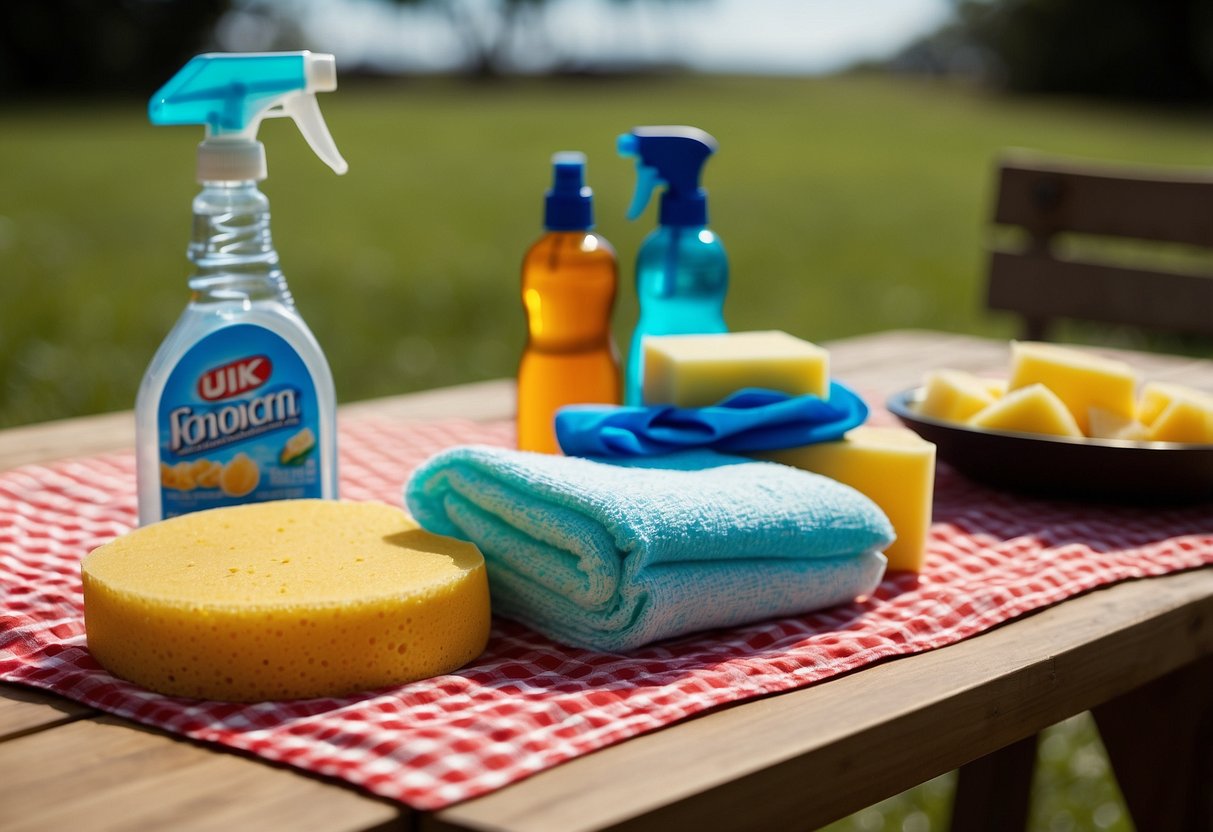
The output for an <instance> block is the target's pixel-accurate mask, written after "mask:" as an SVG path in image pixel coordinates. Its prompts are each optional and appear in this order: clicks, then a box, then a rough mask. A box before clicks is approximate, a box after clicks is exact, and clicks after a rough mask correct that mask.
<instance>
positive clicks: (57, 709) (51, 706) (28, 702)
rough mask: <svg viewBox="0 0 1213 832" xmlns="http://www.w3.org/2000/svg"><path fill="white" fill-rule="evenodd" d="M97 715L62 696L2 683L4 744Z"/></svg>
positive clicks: (1, 739)
mask: <svg viewBox="0 0 1213 832" xmlns="http://www.w3.org/2000/svg"><path fill="white" fill-rule="evenodd" d="M96 713H97V711H96V710H94V709H93V708H90V707H88V706H87V705H81V704H80V703H78V702H73V701H72V700H70V699H64V698H63V697H62V696H55V695H54V694H51V693H44V692H42V691H38V690H34V689H33V688H25V687H19V686H17V685H8V684H4V683H0V742H4V741H5V740H8V739H14V738H16V737H19V736H21V735H23V734H30V733H33V732H34V731H41V730H44V729H46V728H53V727H54V726H56V725H62V724H63V723H65V722H71V721H72V720H75V719H80V718H81V717H84V716H91V715H93V714H96Z"/></svg>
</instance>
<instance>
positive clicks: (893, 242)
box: [0, 76, 1213, 426]
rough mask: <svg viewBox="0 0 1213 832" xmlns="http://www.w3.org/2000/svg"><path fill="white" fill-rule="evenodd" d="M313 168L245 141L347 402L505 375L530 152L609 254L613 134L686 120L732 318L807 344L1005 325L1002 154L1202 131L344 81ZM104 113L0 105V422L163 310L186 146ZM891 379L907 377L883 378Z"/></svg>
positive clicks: (1194, 137) (968, 95)
mask: <svg viewBox="0 0 1213 832" xmlns="http://www.w3.org/2000/svg"><path fill="white" fill-rule="evenodd" d="M321 106H322V108H323V109H324V112H325V114H326V116H327V118H328V121H329V125H330V127H331V129H332V132H333V134H334V136H335V138H336V140H337V142H338V144H339V146H340V147H341V148H342V150H343V152H344V153H345V155H346V157H347V158H348V160H349V162H350V173H349V174H348V175H346V176H344V177H337V176H335V175H333V174H332V172H331V171H329V170H328V168H326V167H324V166H323V165H322V164H321V163H320V161H319V160H317V159H316V158H314V157H313V156H312V154H311V152H310V151H309V150H308V149H307V147H306V146H305V145H304V143H303V141H302V140H301V138H300V136H299V135H298V133H297V132H296V131H295V129H294V127H293V126H292V125H290V124H288V123H287V122H285V121H284V120H275V121H271V122H267V123H266V125H265V126H264V127H263V129H262V137H263V139H264V140H265V142H266V145H267V148H268V152H269V160H270V179H269V180H268V182H267V183H266V185H265V190H266V192H267V194H268V195H269V197H270V199H271V202H272V205H273V209H274V220H273V227H274V234H275V239H276V242H277V244H278V248H279V251H280V253H281V255H282V262H283V267H284V269H285V272H286V275H287V278H288V280H289V281H290V284H291V287H292V289H293V290H294V293H295V296H296V298H297V300H298V303H299V307H300V309H301V311H302V312H303V314H304V316H305V318H306V319H307V320H308V322H309V324H310V325H311V327H312V329H313V330H314V331H315V333H316V335H317V337H318V339H319V340H320V343H321V344H322V346H323V347H324V348H325V350H326V352H327V354H328V356H329V360H330V363H331V364H332V366H333V371H334V375H335V377H336V380H337V390H338V396H339V398H340V400H342V401H352V400H356V399H362V398H367V397H371V396H380V395H385V394H391V393H399V392H405V391H409V390H416V389H421V388H427V387H434V386H438V385H445V384H452V383H457V382H463V381H471V380H476V379H484V378H490V377H498V376H504V375H509V374H512V373H513V372H514V370H515V364H516V361H517V356H518V353H519V350H520V348H521V344H522V337H523V322H522V312H521V306H520V302H519V299H518V267H519V262H520V259H521V257H522V254H523V252H524V251H525V249H526V247H527V245H528V244H529V243H530V242H531V241H532V240H533V239H534V238H535V237H536V236H537V235H538V234H539V233H540V221H541V210H542V208H541V206H542V195H543V191H544V189H545V188H546V187H547V184H548V176H549V170H548V157H549V155H550V154H551V153H552V152H553V151H555V150H560V149H571V148H576V149H581V150H584V151H585V152H587V153H588V154H589V160H590V161H589V176H590V182H591V184H592V185H593V187H594V188H595V191H596V194H597V211H598V217H599V230H600V231H601V232H602V233H603V234H605V235H606V236H607V237H608V238H609V239H610V240H612V241H613V242H614V244H615V246H616V248H617V250H618V252H619V258H620V273H621V286H620V293H619V302H618V304H617V309H616V325H617V334H618V336H619V338H620V343H621V344H625V343H626V335H627V332H628V330H629V327H630V326H631V324H632V323H633V321H634V319H635V317H634V316H635V302H634V293H633V291H632V285H631V275H632V259H633V257H634V255H635V252H636V249H637V246H638V244H639V241H640V239H641V238H642V236H643V235H644V234H645V233H647V232H648V230H650V228H651V227H652V225H653V223H654V222H655V211H654V209H652V208H651V209H650V211H649V213H647V214H646V215H645V217H643V218H642V219H641V220H640V221H638V222H635V223H628V222H627V221H626V220H625V219H624V218H623V214H624V211H625V209H626V206H627V204H628V201H629V198H630V193H631V188H632V184H633V169H632V164H631V162H630V161H629V160H625V159H621V158H619V157H618V156H617V155H616V154H615V151H614V140H615V136H616V135H617V134H618V133H620V132H622V131H624V130H626V129H628V128H629V127H631V126H633V125H636V124H646V123H650V124H651V123H689V124H695V125H698V126H701V127H704V128H705V129H707V130H709V131H710V132H712V133H713V134H714V135H715V136H716V137H717V138H718V139H719V141H720V145H721V149H720V152H719V153H718V154H717V155H716V157H714V158H713V159H712V160H711V162H710V163H709V166H708V169H707V172H706V176H705V185H706V186H707V188H708V190H709V192H710V194H711V202H710V206H711V214H712V217H711V222H712V225H713V227H714V228H715V229H716V231H717V232H718V233H719V234H720V235H721V237H722V239H723V240H724V242H725V245H726V246H727V248H728V250H729V253H730V260H731V266H732V287H731V291H730V296H729V301H728V304H727V306H726V314H727V317H728V320H729V323H730V325H731V326H732V328H734V329H754V328H779V329H785V330H788V331H790V332H793V333H795V334H797V335H800V336H802V337H805V338H809V339H813V340H821V339H827V338H834V337H839V336H844V335H850V334H855V333H861V332H866V331H871V330H877V329H883V328H888V327H913V326H929V327H936V328H944V329H950V330H957V331H966V332H978V333H989V334H994V335H1006V334H1010V333H1011V332H1012V324H1011V322H1010V321H1009V320H1007V319H1005V318H1002V317H996V316H991V315H988V314H987V313H985V312H984V311H983V310H982V308H981V307H982V301H981V293H980V290H981V272H982V269H983V262H984V261H983V255H982V248H983V245H984V242H985V236H986V227H985V218H986V216H987V213H988V202H989V197H990V185H991V173H992V169H993V164H994V160H995V158H996V156H997V154H998V153H999V151H1000V150H1002V149H1004V148H1007V147H1027V148H1034V149H1038V150H1041V151H1046V152H1049V153H1057V154H1068V155H1076V156H1086V157H1091V158H1096V159H1109V160H1126V161H1140V162H1157V163H1175V164H1186V165H1200V164H1209V163H1211V162H1213V123H1210V119H1209V118H1208V116H1207V114H1205V115H1200V114H1182V113H1169V112H1165V111H1150V110H1142V109H1131V108H1123V107H1113V106H1094V105H1090V104H1083V103H1077V102H1074V101H1067V100H1049V101H1041V100H1006V99H1002V98H996V97H989V96H985V95H982V94H979V93H976V92H972V91H968V90H964V89H956V88H946V87H941V86H937V85H932V84H927V83H922V82H912V81H898V80H891V79H887V78H882V77H876V76H869V77H859V76H856V77H843V78H832V79H803V80H796V79H782V80H780V79H741V78H717V77H704V76H685V77H672V78H661V79H600V80H582V81H571V80H565V81H541V80H531V81H517V82H502V83H498V84H482V85H467V84H464V83H461V82H458V81H453V80H440V79H428V80H417V81H409V82H401V83H398V84H392V85H386V84H380V85H372V86H366V85H364V86H362V87H359V86H356V85H349V86H348V88H346V89H342V90H341V91H339V92H338V93H336V94H333V95H326V96H322V100H321ZM200 137H201V130H200V129H198V128H191V127H174V128H153V127H151V126H150V125H149V124H148V122H147V118H146V114H145V111H144V103H143V102H141V101H128V102H121V103H107V104H94V105H79V106H72V107H69V106H67V105H64V104H58V105H55V106H53V107H52V106H50V105H48V106H47V107H45V108H39V109H28V108H27V109H21V108H14V107H12V106H9V107H8V108H6V110H5V111H4V112H3V113H0V153H2V154H3V158H5V159H6V160H8V161H7V162H6V164H5V165H4V166H3V167H2V168H0V278H2V280H0V426H7V425H14V424H20V423H24V422H30V421H35V420H43V419H50V418H56V417H65V416H73V415H80V414H86V413H93V412H99V411H106V410H115V409H124V408H128V407H130V406H131V405H132V403H133V401H134V394H135V389H136V386H137V384H138V381H139V378H140V375H141V373H142V371H143V368H144V366H145V365H146V363H147V361H148V360H149V359H150V357H151V355H152V353H153V351H154V350H155V348H156V346H157V344H158V343H159V341H160V339H161V338H162V337H163V335H164V334H165V333H166V332H167V330H168V328H169V327H170V326H171V325H172V322H173V320H174V319H175V318H176V316H177V314H178V313H179V311H180V309H181V308H182V306H183V305H184V303H185V301H186V291H185V278H186V275H187V274H188V269H189V263H188V262H187V261H186V260H185V257H184V251H185V245H186V243H187V241H188V238H189V233H190V207H189V206H190V200H191V197H192V195H193V193H194V191H195V189H196V188H195V184H194V182H193V164H194V146H195V144H196V142H197V141H198V140H199V139H200ZM908 381H911V380H908Z"/></svg>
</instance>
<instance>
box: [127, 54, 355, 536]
mask: <svg viewBox="0 0 1213 832" xmlns="http://www.w3.org/2000/svg"><path fill="white" fill-rule="evenodd" d="M336 88H337V74H336V65H335V62H334V59H333V56H332V55H322V54H313V53H310V52H283V53H261V54H256V53H254V54H222V53H215V54H207V55H199V56H198V57H196V58H194V59H193V60H191V61H190V62H189V63H187V64H186V65H185V67H183V68H182V69H181V71H179V72H178V73H177V74H176V75H175V76H173V78H172V79H171V80H170V81H169V82H168V83H167V84H165V86H164V87H162V88H161V89H160V90H159V91H158V92H157V93H156V94H155V95H154V96H153V97H152V99H151V102H150V104H149V107H148V112H149V115H150V117H151V121H152V123H153V124H158V125H164V124H200V125H204V126H205V127H206V138H205V139H204V140H203V142H202V143H201V144H200V145H199V146H198V159H197V178H198V181H199V182H200V183H201V184H202V191H201V193H199V194H198V196H197V197H195V199H194V205H193V210H194V236H193V241H192V242H191V243H190V246H189V258H190V260H191V261H192V262H193V263H194V266H195V269H194V273H193V275H191V276H190V279H189V287H190V291H191V296H190V302H189V305H188V307H187V308H186V310H185V312H184V313H183V314H182V315H181V317H180V318H179V319H178V320H177V323H176V325H175V326H174V327H173V329H172V331H170V332H169V334H168V336H167V337H166V338H165V340H164V342H163V343H162V344H161V345H160V349H159V350H158V351H157V352H156V355H155V357H154V358H153V359H152V361H151V364H150V365H149V367H148V368H147V372H146V373H145V375H144V377H143V382H142V384H141V385H140V387H139V394H138V399H137V401H136V404H135V420H136V451H137V470H138V487H139V522H140V523H143V524H146V523H150V522H153V521H156V520H160V519H163V518H166V517H174V516H176V515H179V514H185V513H187V512H191V511H197V510H200V509H206V508H216V507H220V506H228V505H234V504H237V503H247V502H260V501H263V500H277V499H295V498H312V497H321V498H335V497H336V496H337V425H336V396H335V394H334V389H333V377H332V374H331V372H330V371H329V366H328V362H327V361H325V358H324V354H323V353H322V352H321V350H320V346H319V345H318V344H317V343H316V339H315V337H313V335H312V333H311V330H309V329H308V327H307V324H305V323H304V322H303V319H302V318H301V317H300V316H299V313H298V311H296V309H295V304H294V300H293V299H292V298H291V294H290V291H289V290H288V289H287V285H286V280H285V279H284V278H283V275H282V271H281V269H280V268H279V266H278V254H277V252H276V251H275V249H274V245H273V242H272V240H271V238H270V215H269V203H268V200H267V199H266V198H265V195H264V194H262V193H261V191H260V190H258V188H257V182H259V181H260V180H262V179H265V177H266V164H265V147H264V146H263V145H262V144H261V142H259V141H257V129H258V127H260V125H261V121H262V119H264V118H269V117H274V116H289V117H291V118H292V119H294V121H295V123H296V125H297V126H298V127H299V129H300V131H302V133H303V136H304V138H305V139H307V142H308V144H309V145H310V146H311V148H312V150H313V151H315V152H316V154H317V155H318V156H320V158H321V159H323V160H324V161H325V162H326V163H327V164H328V165H329V166H330V167H332V168H333V170H335V171H336V172H337V173H345V171H346V168H347V166H346V163H345V160H344V159H342V158H341V154H340V153H339V152H338V151H337V148H336V146H335V145H334V144H333V139H332V137H331V136H330V135H329V131H328V128H327V127H326V126H325V123H324V119H323V118H322V117H321V115H320V110H319V108H318V106H317V104H316V98H315V93H318V92H329V91H332V90H334V89H336Z"/></svg>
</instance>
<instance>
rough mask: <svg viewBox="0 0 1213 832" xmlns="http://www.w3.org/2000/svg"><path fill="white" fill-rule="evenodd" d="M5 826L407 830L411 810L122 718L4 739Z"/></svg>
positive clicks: (0, 810)
mask: <svg viewBox="0 0 1213 832" xmlns="http://www.w3.org/2000/svg"><path fill="white" fill-rule="evenodd" d="M0 771H3V772H4V776H3V777H0V828H3V829H5V830H6V832H23V831H24V830H30V832H34V830H46V829H72V830H95V829H173V830H175V831H176V832H201V830H232V829H279V828H281V829H291V830H293V831H294V832H368V830H380V829H404V828H407V827H406V826H405V822H406V819H407V818H406V815H407V812H408V810H407V809H405V808H403V807H399V806H396V805H393V804H390V803H388V802H387V801H383V800H377V799H372V798H369V797H366V796H364V795H362V794H359V793H357V792H355V791H353V790H352V789H350V788H347V787H345V786H343V785H337V784H333V783H327V782H323V781H321V780H319V779H317V778H314V777H310V776H307V775H304V774H300V773H298V772H295V771H292V770H289V769H286V768H280V767H276V766H271V765H268V764H265V763H262V762H258V761H254V760H250V759H247V758H245V757H242V756H239V755H236V754H231V753H227V752H220V751H212V750H211V749H209V748H204V747H202V746H201V745H198V744H196V743H192V742H187V741H183V740H180V739H178V738H176V737H170V736H168V735H165V734H162V733H160V732H158V731H154V730H150V729H147V728H143V727H140V726H138V725H135V724H134V723H131V722H127V721H125V720H121V719H117V718H115V717H102V718H99V719H96V720H85V721H80V722H74V723H71V724H68V725H63V726H60V727H58V728H55V729H54V730H50V731H41V732H38V733H36V734H30V735H27V736H24V737H19V738H17V739H13V740H10V741H8V742H3V743H0Z"/></svg>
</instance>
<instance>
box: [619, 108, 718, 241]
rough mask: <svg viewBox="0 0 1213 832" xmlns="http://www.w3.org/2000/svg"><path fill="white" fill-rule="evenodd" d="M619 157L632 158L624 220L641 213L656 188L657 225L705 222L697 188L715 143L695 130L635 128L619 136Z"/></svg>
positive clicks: (705, 213) (704, 196)
mask: <svg viewBox="0 0 1213 832" xmlns="http://www.w3.org/2000/svg"><path fill="white" fill-rule="evenodd" d="M616 147H617V148H618V150H619V154H620V155H621V156H635V157H636V174H637V181H636V192H635V195H634V196H633V198H632V204H631V206H630V208H629V209H628V218H629V219H636V218H637V217H639V216H640V214H641V213H642V212H643V211H644V208H645V206H646V205H647V204H648V201H649V198H650V197H651V196H652V192H653V190H654V189H655V188H656V187H657V186H658V185H663V186H665V192H664V193H662V195H661V211H660V216H659V221H660V223H661V225H669V226H698V225H705V224H706V223H707V216H708V208H707V193H706V192H705V191H704V190H703V188H701V187H700V186H699V178H700V175H701V173H702V172H703V166H704V164H705V163H706V162H707V159H708V157H709V156H711V155H712V154H713V153H715V152H716V147H717V145H716V140H715V139H714V138H712V137H711V136H710V135H709V134H708V133H706V132H704V131H703V130H700V129H699V128H697V127H683V126H676V127H636V128H634V129H633V130H632V131H631V132H630V133H624V134H623V135H622V136H620V137H619V139H618V141H617V143H616Z"/></svg>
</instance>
